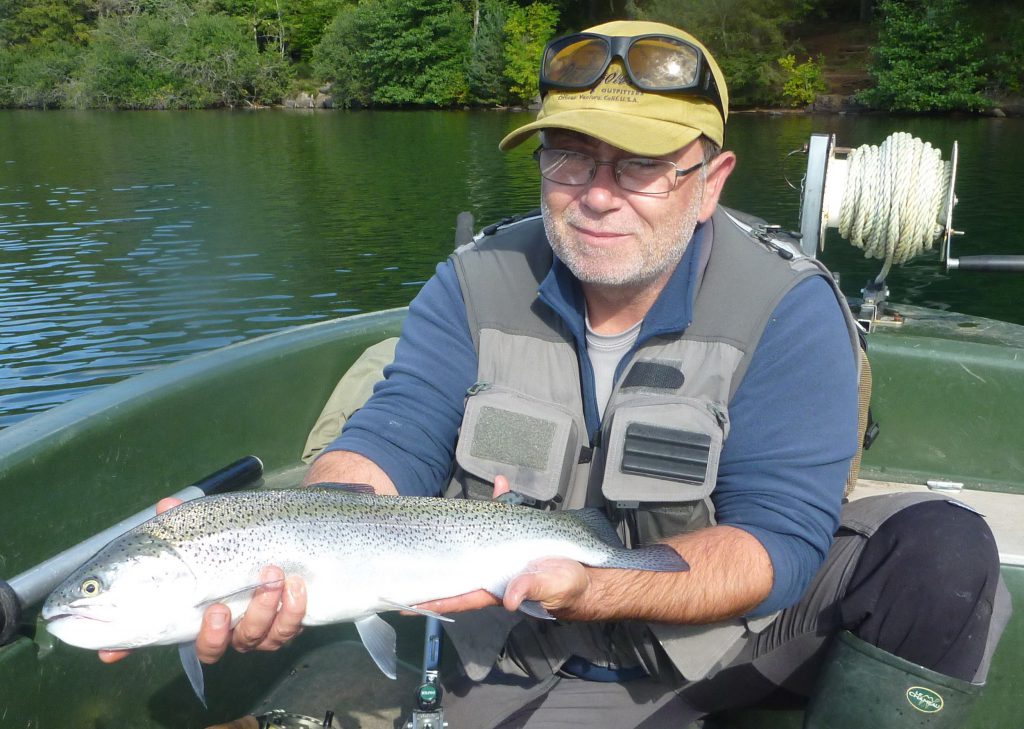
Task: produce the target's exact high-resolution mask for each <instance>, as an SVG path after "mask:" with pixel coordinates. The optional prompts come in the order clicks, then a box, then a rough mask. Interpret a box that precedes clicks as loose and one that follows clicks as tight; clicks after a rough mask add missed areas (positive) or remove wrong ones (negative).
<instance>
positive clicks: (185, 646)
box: [178, 643, 209, 709]
mask: <svg viewBox="0 0 1024 729" xmlns="http://www.w3.org/2000/svg"><path fill="white" fill-rule="evenodd" d="M178 657H179V658H181V667H182V668H184V669H185V675H186V676H187V677H188V682H189V683H190V684H192V690H193V691H195V692H196V696H198V697H199V700H200V701H202V702H203V708H204V709H206V708H209V707H207V706H206V681H205V679H204V678H203V664H202V663H200V662H199V655H198V654H197V653H196V644H195V643H180V644H179V645H178Z"/></svg>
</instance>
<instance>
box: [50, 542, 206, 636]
mask: <svg viewBox="0 0 1024 729" xmlns="http://www.w3.org/2000/svg"><path fill="white" fill-rule="evenodd" d="M197 593H198V580H197V579H196V576H195V574H194V572H193V571H192V570H191V569H190V567H189V565H188V564H187V563H186V562H185V561H184V560H183V559H182V558H181V557H180V555H179V554H178V553H177V552H175V551H174V550H173V549H172V548H170V546H169V545H167V544H160V543H158V542H157V541H156V540H152V539H150V540H146V539H128V540H117V541H115V542H113V543H112V544H110V545H108V546H107V547H105V548H104V549H103V550H102V551H100V552H99V553H98V554H97V555H96V556H95V557H93V558H92V559H91V560H90V561H89V562H87V563H86V564H85V565H83V566H82V567H81V568H79V569H78V570H77V571H76V572H74V573H73V574H72V575H71V576H69V577H68V578H67V579H66V580H65V581H64V582H63V583H62V584H61V585H60V586H58V587H57V588H56V589H55V590H54V591H53V593H52V594H51V595H50V596H49V598H47V600H46V603H45V604H44V605H43V610H42V617H43V619H44V620H45V621H46V627H47V631H48V632H49V633H50V634H52V635H54V636H56V637H57V638H59V639H60V640H62V641H64V642H65V643H69V644H70V645H74V646H78V647H80V648H89V649H93V650H98V649H120V648H137V647H139V646H144V645H156V644H166V643H179V642H182V641H184V640H189V639H191V638H194V637H195V635H196V634H197V633H198V630H199V626H200V623H201V621H202V613H203V610H202V606H200V605H199V604H198V602H199V600H198V598H197Z"/></svg>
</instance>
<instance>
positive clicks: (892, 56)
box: [0, 0, 1024, 111]
mask: <svg viewBox="0 0 1024 729" xmlns="http://www.w3.org/2000/svg"><path fill="white" fill-rule="evenodd" d="M623 17H628V18H636V19H646V20H657V21H663V22H668V23H673V24H675V25H678V26H680V27H683V28H686V29H688V30H689V31H691V32H692V33H693V34H694V35H695V36H697V37H698V38H700V39H701V40H702V41H703V42H704V43H705V45H707V46H708V47H709V48H710V49H711V51H712V52H713V53H714V54H715V56H716V58H718V60H719V62H720V63H721V65H722V67H723V71H724V72H725V74H726V77H727V78H728V79H729V84H730V96H731V100H732V103H733V105H734V106H736V107H749V106H755V105H768V106H797V107H799V106H805V105H807V104H809V103H812V102H813V101H814V100H815V98H816V97H817V95H818V94H821V93H824V92H827V91H829V89H828V88H827V80H828V76H827V73H825V71H826V69H827V68H828V67H829V65H830V62H831V63H832V65H833V66H835V65H836V63H839V64H841V63H843V62H844V61H843V60H842V59H841V58H840V55H841V51H842V49H838V48H837V49H831V48H826V49H825V50H824V52H822V50H821V49H815V50H813V51H809V50H808V49H807V48H805V47H804V45H803V43H802V42H801V39H802V38H806V39H807V40H808V42H810V36H812V35H813V34H814V32H815V30H816V29H817V30H820V29H828V31H829V32H830V33H835V32H836V31H837V30H841V29H842V28H844V27H848V28H853V29H855V30H857V31H858V32H859V33H860V37H867V38H870V39H871V40H870V41H869V44H870V45H871V49H870V56H871V58H872V60H871V62H870V67H869V68H867V67H865V62H864V61H861V62H860V69H859V70H860V71H861V72H862V74H863V78H864V79H865V80H866V83H868V84H873V85H871V87H870V88H868V89H866V90H865V91H863V92H862V93H861V94H860V95H859V97H858V100H859V101H861V102H864V103H867V104H868V105H869V106H871V107H873V108H878V109H886V110H909V111H949V110H957V109H965V110H979V109H984V108H987V107H989V106H991V105H992V101H990V100H991V99H1001V98H1004V97H1013V96H1020V95H1021V94H1022V93H1024V6H1020V5H1019V4H1009V3H1005V2H1002V1H1001V0H972V1H971V2H967V1H966V0H856V1H854V0H603V1H602V2H598V0H584V1H583V2H579V1H578V0H577V1H574V0H0V107H8V108H12V107H13V108H115V109H195V108H238V107H262V106H269V105H276V104H281V103H282V102H283V100H284V99H285V98H286V97H288V96H289V95H292V94H294V93H296V91H297V90H298V89H302V90H304V91H306V90H309V89H320V90H323V91H325V92H327V93H329V94H330V96H331V98H332V101H333V104H334V105H335V106H337V107H342V108H367V107H372V108H394V107H431V108H461V107H466V106H477V107H502V106H510V105H516V106H519V105H528V104H530V103H533V102H534V101H536V97H537V78H536V68H537V63H538V61H539V58H540V53H541V50H542V48H543V46H544V43H545V42H546V41H547V40H548V39H549V38H551V37H554V36H556V35H559V34H562V33H566V32H571V31H573V30H578V29H581V28H584V27H587V26H588V25H592V24H596V23H599V22H603V21H605V20H609V19H612V18H623ZM875 38H877V41H875V40H874V39H875ZM868 55H869V54H868V53H867V52H865V53H864V54H863V56H864V57H865V58H866V57H867V56H868ZM830 56H831V57H830ZM802 59H807V60H802ZM846 70H848V69H846ZM869 73H870V77H869V76H868V74H869ZM328 86H329V88H327V87H328ZM861 88H863V86H862V87H861ZM833 93H835V92H834V91H833ZM847 93H850V92H847Z"/></svg>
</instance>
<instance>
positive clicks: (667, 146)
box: [498, 109, 701, 157]
mask: <svg viewBox="0 0 1024 729" xmlns="http://www.w3.org/2000/svg"><path fill="white" fill-rule="evenodd" d="M541 129H568V130H569V131H573V132H579V133H580V134H586V135H588V136H591V137H596V138H597V139H600V140H601V141H602V142H607V143H608V144H610V145H612V146H613V147H618V148H619V149H624V150H626V151H627V152H632V153H633V154H641V155H644V156H648V157H660V156H662V155H666V154H671V153H672V152H675V151H676V150H677V149H682V148H683V147H685V146H686V145H688V144H690V143H691V142H693V141H694V140H695V139H697V137H699V136H700V135H701V131H700V130H699V129H695V128H693V127H687V126H683V125H681V124H679V123H676V122H669V121H662V120H660V119H648V118H644V117H639V116H633V115H626V114H621V113H618V112H614V111H604V110H600V109H573V110H568V111H561V112H558V113H555V114H551V115H549V116H545V117H543V118H542V119H538V120H536V121H534V122H530V123H529V124H526V125H524V126H521V127H519V128H518V129H516V130H515V131H514V132H512V133H511V134H509V135H508V136H506V137H505V138H504V139H502V140H501V142H499V143H498V149H500V150H501V151H503V152H507V151H508V150H510V149H513V148H515V147H518V146H519V145H520V144H522V143H523V142H525V141H526V140H527V139H528V138H529V137H530V136H531V135H532V134H533V133H534V132H538V131H540V130H541Z"/></svg>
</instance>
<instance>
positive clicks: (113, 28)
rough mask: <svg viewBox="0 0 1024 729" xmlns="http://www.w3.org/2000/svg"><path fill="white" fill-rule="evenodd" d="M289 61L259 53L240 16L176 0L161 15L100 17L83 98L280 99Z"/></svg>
mask: <svg viewBox="0 0 1024 729" xmlns="http://www.w3.org/2000/svg"><path fill="white" fill-rule="evenodd" d="M288 78H289V69H288V67H287V64H286V62H285V60H284V59H282V58H281V57H280V56H278V55H276V54H274V53H259V51H258V50H257V48H256V46H255V44H253V43H252V40H251V39H250V37H249V35H248V31H247V29H246V27H245V26H244V24H243V23H242V22H241V21H240V20H239V19H237V18H231V17H228V16H225V15H216V14H211V13H209V12H205V11H196V10H193V9H192V8H190V7H189V6H188V5H186V4H184V3H168V4H167V5H165V7H164V8H162V10H161V12H159V13H151V14H130V15H110V16H106V17H103V18H101V19H100V22H99V25H98V27H97V30H96V32H95V34H94V37H93V41H92V43H91V44H90V46H89V49H88V52H87V54H86V56H85V63H84V66H83V68H82V71H81V97H80V100H79V103H81V104H83V105H87V106H100V107H114V108H128V109H138V108H158V109H161V108H202V107H210V106H240V105H260V104H266V103H270V102H272V101H275V100H279V99H280V97H281V95H282V94H283V92H284V89H285V87H286V85H287V82H288Z"/></svg>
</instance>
